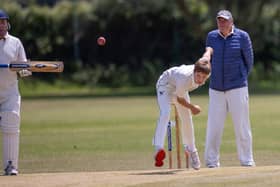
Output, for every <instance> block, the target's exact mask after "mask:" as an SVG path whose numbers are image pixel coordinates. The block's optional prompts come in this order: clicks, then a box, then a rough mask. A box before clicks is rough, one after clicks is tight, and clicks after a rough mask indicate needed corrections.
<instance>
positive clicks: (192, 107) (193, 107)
mask: <svg viewBox="0 0 280 187" xmlns="http://www.w3.org/2000/svg"><path fill="white" fill-rule="evenodd" d="M177 101H178V103H180V104H181V105H183V106H185V107H187V108H188V109H190V110H191V111H192V114H193V115H196V114H199V113H200V112H201V108H200V107H199V106H198V105H193V104H191V103H189V102H187V101H186V99H185V98H183V97H178V96H177Z"/></svg>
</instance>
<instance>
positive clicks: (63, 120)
mask: <svg viewBox="0 0 280 187" xmlns="http://www.w3.org/2000/svg"><path fill="white" fill-rule="evenodd" d="M192 102H193V103H196V104H199V105H200V106H201V107H202V109H203V112H202V113H201V114H200V115H199V116H195V117H194V123H195V134H196V144H197V147H198V150H199V154H200V156H201V160H202V161H203V152H204V141H205V128H206V120H207V107H208V97H207V96H192ZM279 106H280V96H276V95H258V96H251V98H250V112H251V114H250V115H251V123H252V130H253V138H254V139H253V143H254V156H255V161H256V164H257V165H258V166H269V165H280V161H279V160H278V158H279V157H280V143H279V130H280V125H279V121H280V115H279V109H278V108H279ZM157 117H158V109H157V104H156V98H155V97H129V98H124V97H119V98H84V99H82V98H78V99H74V98H72V99H70V98H67V99H42V100H40V99H36V100H32V99H30V100H29V99H23V102H22V124H21V125H22V126H21V145H20V173H22V174H28V173H46V172H48V173H53V172H84V171H86V172H88V171H89V172H90V171H121V170H153V169H156V168H155V167H153V159H152V158H153V147H152V145H151V143H152V137H153V133H154V129H155V125H156V120H157ZM174 154H175V153H174ZM174 158H175V156H174ZM221 164H222V166H239V162H238V160H237V155H236V147H235V140H234V134H233V125H232V122H231V120H230V119H229V118H228V120H227V122H226V125H225V131H224V136H223V141H222V146H221ZM203 166H204V164H203ZM167 167H168V164H167V163H166V165H165V166H164V168H167Z"/></svg>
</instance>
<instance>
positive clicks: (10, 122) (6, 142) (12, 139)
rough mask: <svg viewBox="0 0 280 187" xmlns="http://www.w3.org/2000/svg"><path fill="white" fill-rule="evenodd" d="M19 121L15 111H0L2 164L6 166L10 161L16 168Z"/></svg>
mask: <svg viewBox="0 0 280 187" xmlns="http://www.w3.org/2000/svg"><path fill="white" fill-rule="evenodd" d="M19 121H20V117H19V115H18V114H17V113H15V112H1V129H2V133H3V136H2V137H3V165H4V168H5V167H6V166H7V164H8V161H12V164H13V166H14V167H15V168H16V169H17V168H18V155H19V131H20V130H19V124H20V123H19Z"/></svg>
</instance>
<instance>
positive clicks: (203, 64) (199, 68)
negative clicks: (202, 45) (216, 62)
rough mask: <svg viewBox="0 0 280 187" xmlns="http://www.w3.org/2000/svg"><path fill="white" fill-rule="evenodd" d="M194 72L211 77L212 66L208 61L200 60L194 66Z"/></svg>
mask: <svg viewBox="0 0 280 187" xmlns="http://www.w3.org/2000/svg"><path fill="white" fill-rule="evenodd" d="M194 72H201V73H204V74H206V75H209V74H210V73H211V65H210V63H209V62H208V61H207V60H203V59H202V60H201V59H200V60H198V61H197V62H196V63H195V64H194Z"/></svg>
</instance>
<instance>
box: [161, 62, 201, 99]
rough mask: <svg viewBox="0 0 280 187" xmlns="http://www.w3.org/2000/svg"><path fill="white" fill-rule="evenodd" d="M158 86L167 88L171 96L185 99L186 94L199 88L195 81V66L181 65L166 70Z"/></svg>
mask: <svg viewBox="0 0 280 187" xmlns="http://www.w3.org/2000/svg"><path fill="white" fill-rule="evenodd" d="M158 86H166V87H167V89H168V92H169V94H170V95H171V96H175V95H176V96H178V97H184V96H185V94H186V92H190V91H192V90H194V89H196V88H197V87H198V86H199V85H198V84H196V83H195V81H194V65H181V66H178V67H172V68H170V69H168V70H166V71H165V72H164V73H163V74H162V75H161V77H160V79H159V81H158Z"/></svg>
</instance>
